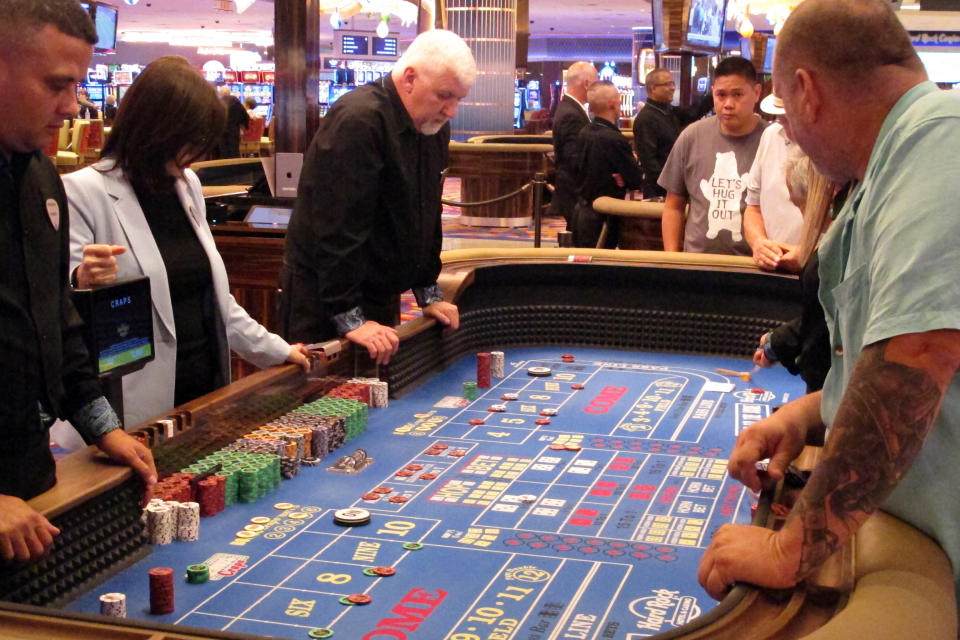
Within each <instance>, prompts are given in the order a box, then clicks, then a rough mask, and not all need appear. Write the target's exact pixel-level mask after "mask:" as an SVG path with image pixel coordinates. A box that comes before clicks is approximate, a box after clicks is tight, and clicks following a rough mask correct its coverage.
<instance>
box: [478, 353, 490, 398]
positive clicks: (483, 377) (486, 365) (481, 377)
mask: <svg viewBox="0 0 960 640" xmlns="http://www.w3.org/2000/svg"><path fill="white" fill-rule="evenodd" d="M491 360H492V358H491V357H490V354H489V353H487V352H486V351H481V352H480V353H478V354H477V388H478V389H489V388H490V364H491Z"/></svg>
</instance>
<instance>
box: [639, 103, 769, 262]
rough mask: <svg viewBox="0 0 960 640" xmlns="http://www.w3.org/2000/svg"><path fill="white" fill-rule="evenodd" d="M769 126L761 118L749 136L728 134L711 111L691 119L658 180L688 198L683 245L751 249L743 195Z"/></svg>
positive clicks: (716, 249) (714, 249) (697, 249)
mask: <svg viewBox="0 0 960 640" xmlns="http://www.w3.org/2000/svg"><path fill="white" fill-rule="evenodd" d="M766 126H767V124H766V122H763V121H762V120H761V121H760V122H759V124H758V126H757V127H756V128H755V129H754V130H753V131H751V132H750V133H748V134H747V135H745V136H728V135H724V134H723V133H721V132H720V120H719V119H718V118H717V117H716V116H713V117H710V118H706V119H704V120H700V121H698V122H695V123H693V124H691V125H690V126H689V127H687V128H686V129H684V130H683V133H681V134H680V137H679V138H677V142H676V143H675V144H674V145H673V149H672V150H671V151H670V156H669V157H668V158H667V163H666V164H665V165H664V167H663V172H662V173H661V174H660V179H659V180H658V181H657V182H658V183H659V184H660V186H661V187H663V188H664V189H666V190H667V191H669V192H671V193H676V194H677V195H681V196H683V197H685V198H686V199H687V201H688V202H689V203H690V214H689V215H688V216H687V224H686V227H685V228H684V233H683V250H684V251H692V252H699V253H726V254H733V255H741V256H749V255H751V251H750V246H749V245H748V244H747V241H746V239H745V238H744V237H743V210H744V208H745V203H744V199H745V195H746V192H747V177H748V175H749V173H750V165H751V164H753V157H754V156H755V155H757V147H758V146H759V145H760V136H761V135H762V134H763V130H764V129H765V128H766Z"/></svg>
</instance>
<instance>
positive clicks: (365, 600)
mask: <svg viewBox="0 0 960 640" xmlns="http://www.w3.org/2000/svg"><path fill="white" fill-rule="evenodd" d="M347 600H349V601H350V602H352V603H353V604H370V603H371V602H373V598H371V597H370V596H368V595H367V594H365V593H351V594H350V595H348V596H347Z"/></svg>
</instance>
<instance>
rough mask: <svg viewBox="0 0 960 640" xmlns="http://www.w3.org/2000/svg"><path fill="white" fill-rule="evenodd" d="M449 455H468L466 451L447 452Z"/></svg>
mask: <svg viewBox="0 0 960 640" xmlns="http://www.w3.org/2000/svg"><path fill="white" fill-rule="evenodd" d="M447 455H448V456H453V457H454V458H462V457H463V456H465V455H467V452H466V451H451V452H449V453H448V454H447Z"/></svg>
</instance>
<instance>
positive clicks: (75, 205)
mask: <svg viewBox="0 0 960 640" xmlns="http://www.w3.org/2000/svg"><path fill="white" fill-rule="evenodd" d="M112 166H113V161H112V160H101V161H100V162H98V163H96V164H94V165H93V166H91V167H87V168H86V169H82V170H80V171H76V172H74V173H70V174H67V175H64V176H63V184H64V186H65V187H66V191H67V199H68V201H69V204H70V270H71V273H72V272H73V270H74V269H76V268H77V266H79V265H80V262H81V261H82V260H83V247H84V246H85V245H88V244H115V245H120V246H123V247H126V248H127V251H126V252H125V253H123V254H121V255H119V256H117V266H118V273H117V279H118V280H129V279H130V278H137V277H140V276H148V277H149V278H150V291H151V296H152V298H153V340H154V348H155V354H154V360H153V361H152V362H150V363H148V364H147V366H145V367H144V368H143V369H141V370H140V371H137V372H135V373H132V374H129V375H126V376H124V378H123V414H124V415H123V418H124V425H125V426H126V427H128V428H129V427H132V426H134V425H136V424H139V423H141V422H143V421H145V420H148V419H150V418H154V417H156V416H157V415H159V414H161V413H163V412H165V411H169V410H170V409H172V408H173V394H174V385H175V378H176V362H177V334H176V329H175V326H174V320H173V306H172V304H171V302H170V284H169V282H168V281H167V270H166V267H165V266H164V263H163V258H162V257H161V256H160V250H159V248H158V247H157V243H156V241H155V240H154V239H153V233H151V231H150V225H149V224H147V219H146V217H144V215H143V210H142V209H141V208H140V203H139V202H138V201H137V196H136V194H135V193H134V191H133V187H132V186H131V185H130V182H129V181H128V180H127V179H126V178H125V177H124V175H123V171H122V170H120V169H119V168H111V167H112ZM175 186H176V191H177V196H179V198H180V202H181V203H182V204H183V209H184V211H186V213H187V217H188V218H189V219H190V224H191V225H192V226H193V230H194V231H195V232H196V234H197V238H198V239H199V240H200V244H201V246H203V250H204V251H205V252H206V254H207V258H209V260H210V271H211V273H212V275H213V291H214V299H215V301H216V305H217V309H218V311H219V315H220V319H221V321H222V323H223V325H222V326H223V327H224V328H225V329H226V340H225V341H224V340H223V339H220V340H218V341H217V342H218V343H219V344H221V345H229V349H232V350H234V351H236V352H237V353H238V354H240V355H241V356H242V357H243V358H244V359H245V360H247V361H249V362H251V363H253V364H255V365H256V366H258V367H266V366H270V365H274V364H280V363H282V362H284V361H285V360H286V359H287V357H288V356H289V354H290V345H289V344H287V343H286V341H284V340H283V338H281V337H280V336H278V335H276V334H273V333H270V332H269V331H267V330H266V329H265V328H264V327H263V326H262V325H261V324H260V323H258V322H257V321H256V320H254V319H253V318H251V317H250V315H249V314H248V313H247V312H246V311H244V309H243V308H242V307H241V306H240V305H238V304H237V302H236V300H234V298H233V296H232V295H230V286H229V284H228V282H227V271H226V268H225V267H224V266H223V259H222V258H221V257H220V253H219V252H218V251H217V247H216V245H215V244H214V240H213V234H212V233H210V228H209V227H208V226H207V220H206V207H205V205H204V202H203V194H202V192H201V190H200V179H199V178H197V174H195V173H194V172H193V171H190V170H189V169H187V170H186V171H185V172H184V176H183V177H182V178H179V179H178V180H177V181H176V185H175ZM221 351H224V349H221ZM229 356H230V354H229V351H227V352H226V353H221V354H220V358H219V365H220V369H221V374H222V379H223V380H229V379H230V370H229V369H230V368H229V362H230V358H229Z"/></svg>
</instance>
